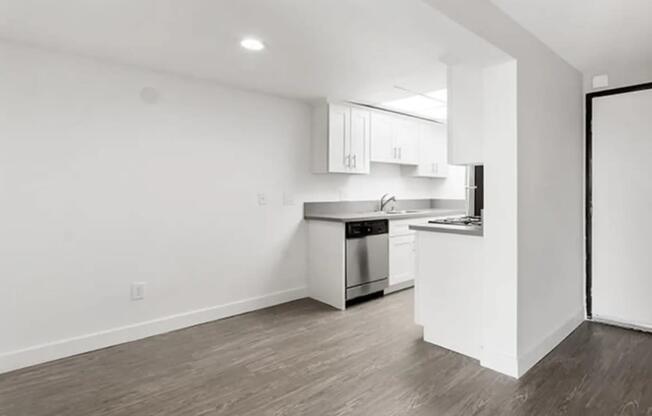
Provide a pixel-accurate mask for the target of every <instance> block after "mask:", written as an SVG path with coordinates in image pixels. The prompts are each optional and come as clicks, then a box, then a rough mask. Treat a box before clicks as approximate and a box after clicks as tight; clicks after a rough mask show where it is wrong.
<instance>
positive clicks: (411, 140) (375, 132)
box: [371, 111, 419, 165]
mask: <svg viewBox="0 0 652 416" xmlns="http://www.w3.org/2000/svg"><path fill="white" fill-rule="evenodd" d="M418 159H419V121H417V120H414V119H412V118H411V117H403V116H399V115H393V114H390V113H385V112H380V111H374V112H372V114H371V161H372V162H382V163H398V164H405V165H416V164H417V163H418Z"/></svg>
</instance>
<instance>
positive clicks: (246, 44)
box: [240, 38, 265, 51]
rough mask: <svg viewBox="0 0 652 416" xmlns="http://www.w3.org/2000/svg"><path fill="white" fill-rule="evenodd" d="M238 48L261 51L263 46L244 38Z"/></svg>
mask: <svg viewBox="0 0 652 416" xmlns="http://www.w3.org/2000/svg"><path fill="white" fill-rule="evenodd" d="M240 46H242V47H243V48H245V49H247V50H250V51H262V50H263V49H265V44H264V43H263V42H261V41H260V40H258V39H254V38H244V39H242V40H241V41H240Z"/></svg>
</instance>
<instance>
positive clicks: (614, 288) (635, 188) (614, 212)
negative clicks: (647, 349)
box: [586, 83, 652, 331]
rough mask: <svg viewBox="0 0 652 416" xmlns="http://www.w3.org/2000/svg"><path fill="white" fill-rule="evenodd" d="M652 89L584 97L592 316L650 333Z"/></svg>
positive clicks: (589, 311)
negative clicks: (649, 216)
mask: <svg viewBox="0 0 652 416" xmlns="http://www.w3.org/2000/svg"><path fill="white" fill-rule="evenodd" d="M651 162H652V83H647V84H641V85H636V86H631V87H625V88H618V89H612V90H604V91H598V92H595V93H590V94H587V96H586V311H587V316H588V318H589V319H593V320H596V321H601V322H605V323H611V324H616V325H620V326H626V327H631V328H636V329H641V330H645V331H652V304H651V303H650V296H651V295H652V252H650V248H649V247H650V246H651V245H650V239H651V238H652V221H648V220H647V216H648V215H649V214H650V213H652V163H651Z"/></svg>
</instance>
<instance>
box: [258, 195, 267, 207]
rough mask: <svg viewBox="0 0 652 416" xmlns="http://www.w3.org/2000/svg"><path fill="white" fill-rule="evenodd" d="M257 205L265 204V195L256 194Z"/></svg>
mask: <svg viewBox="0 0 652 416" xmlns="http://www.w3.org/2000/svg"><path fill="white" fill-rule="evenodd" d="M258 205H267V195H265V194H258Z"/></svg>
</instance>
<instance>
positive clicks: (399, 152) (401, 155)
mask: <svg viewBox="0 0 652 416" xmlns="http://www.w3.org/2000/svg"><path fill="white" fill-rule="evenodd" d="M398 158H399V159H400V160H403V148H402V147H399V148H398Z"/></svg>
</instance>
